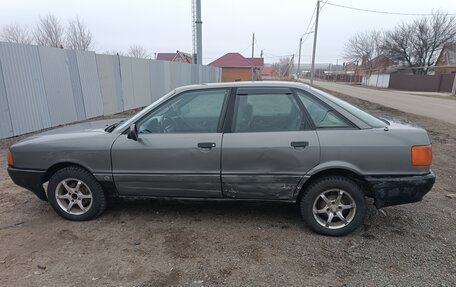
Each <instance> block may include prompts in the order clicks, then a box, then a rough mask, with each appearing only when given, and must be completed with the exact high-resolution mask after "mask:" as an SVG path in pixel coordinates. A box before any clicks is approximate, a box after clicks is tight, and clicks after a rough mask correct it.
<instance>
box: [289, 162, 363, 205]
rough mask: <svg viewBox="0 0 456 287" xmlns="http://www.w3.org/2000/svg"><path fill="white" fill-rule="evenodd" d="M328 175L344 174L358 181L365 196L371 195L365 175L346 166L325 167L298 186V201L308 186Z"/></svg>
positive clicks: (305, 178) (304, 179)
mask: <svg viewBox="0 0 456 287" xmlns="http://www.w3.org/2000/svg"><path fill="white" fill-rule="evenodd" d="M327 176H343V177H346V178H349V179H351V180H353V181H354V182H356V183H357V184H358V185H359V186H360V187H361V189H362V190H363V192H364V195H365V196H371V195H372V194H371V190H370V187H369V184H368V182H367V181H366V179H365V178H364V176H363V175H361V174H360V173H358V172H356V171H355V170H353V169H350V168H346V167H334V168H325V169H321V170H319V171H317V172H316V173H313V174H312V175H310V176H308V177H306V176H305V177H304V178H303V180H302V181H301V183H300V184H299V186H298V192H297V194H296V196H295V199H296V201H297V202H299V200H300V199H301V197H302V195H303V194H304V193H305V192H306V190H307V188H308V187H309V186H310V185H311V184H312V183H313V182H315V181H316V180H318V179H320V178H323V177H327Z"/></svg>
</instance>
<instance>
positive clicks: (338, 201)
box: [300, 176, 367, 236]
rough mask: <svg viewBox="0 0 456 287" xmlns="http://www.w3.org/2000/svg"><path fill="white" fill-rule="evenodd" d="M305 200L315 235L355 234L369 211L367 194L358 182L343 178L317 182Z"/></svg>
mask: <svg viewBox="0 0 456 287" xmlns="http://www.w3.org/2000/svg"><path fill="white" fill-rule="evenodd" d="M304 192H305V193H304V195H303V196H302V197H301V201H300V209H301V215H302V217H303V219H304V222H305V223H306V224H307V225H308V226H309V227H310V228H311V229H312V230H314V231H315V232H317V233H320V234H323V235H330V236H342V235H346V234H349V233H351V232H353V231H354V230H355V229H357V228H358V227H359V226H360V225H361V224H362V223H363V222H364V218H365V216H366V212H367V204H366V200H365V198H364V193H363V191H362V190H361V188H360V187H359V185H358V184H356V183H355V182H354V181H352V180H350V179H348V178H345V177H342V176H330V177H324V178H320V179H317V180H316V181H315V182H314V183H312V184H311V185H310V186H309V187H308V188H307V190H306V191H304Z"/></svg>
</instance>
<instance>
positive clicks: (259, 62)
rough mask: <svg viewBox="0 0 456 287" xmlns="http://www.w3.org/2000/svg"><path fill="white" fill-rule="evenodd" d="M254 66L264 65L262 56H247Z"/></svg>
mask: <svg viewBox="0 0 456 287" xmlns="http://www.w3.org/2000/svg"><path fill="white" fill-rule="evenodd" d="M247 60H249V61H250V62H251V63H252V64H253V66H254V67H264V58H247Z"/></svg>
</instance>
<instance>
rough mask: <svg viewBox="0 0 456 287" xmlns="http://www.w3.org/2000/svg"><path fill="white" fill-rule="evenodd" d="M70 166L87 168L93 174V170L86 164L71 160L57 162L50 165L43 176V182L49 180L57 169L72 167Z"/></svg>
mask: <svg viewBox="0 0 456 287" xmlns="http://www.w3.org/2000/svg"><path fill="white" fill-rule="evenodd" d="M70 166H74V167H79V168H82V169H85V170H87V171H88V172H90V173H91V174H93V173H92V171H91V170H90V169H89V168H87V167H86V166H84V165H82V164H79V163H75V162H70V161H64V162H59V163H55V164H54V165H52V166H51V167H49V168H48V169H47V170H46V173H45V174H44V177H43V183H44V182H47V181H49V179H51V177H52V176H53V175H54V174H55V173H56V172H57V171H59V170H61V169H64V168H66V167H70Z"/></svg>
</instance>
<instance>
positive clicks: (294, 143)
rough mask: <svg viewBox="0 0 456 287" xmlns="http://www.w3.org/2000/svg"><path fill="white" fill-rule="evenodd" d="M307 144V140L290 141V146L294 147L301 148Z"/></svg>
mask: <svg viewBox="0 0 456 287" xmlns="http://www.w3.org/2000/svg"><path fill="white" fill-rule="evenodd" d="M308 145H309V142H291V146H292V147H294V148H295V149H303V148H305V147H307V146H308Z"/></svg>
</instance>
